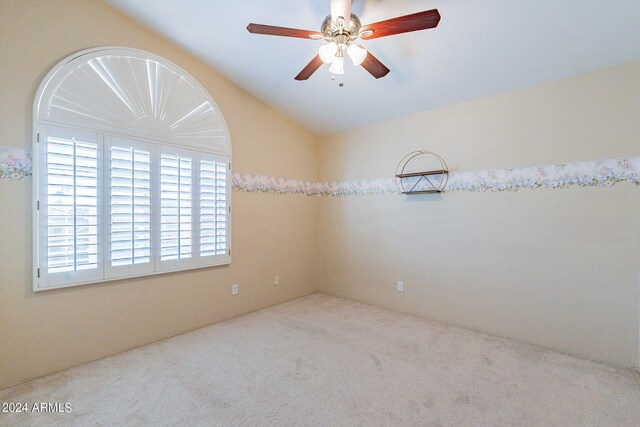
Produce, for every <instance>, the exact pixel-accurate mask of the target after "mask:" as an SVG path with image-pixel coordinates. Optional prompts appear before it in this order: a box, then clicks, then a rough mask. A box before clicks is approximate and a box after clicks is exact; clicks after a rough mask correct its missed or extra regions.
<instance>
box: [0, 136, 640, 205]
mask: <svg viewBox="0 0 640 427" xmlns="http://www.w3.org/2000/svg"><path fill="white" fill-rule="evenodd" d="M31 168H32V166H31V150H29V149H24V148H17V147H0V179H3V180H18V179H23V178H27V177H30V176H31ZM416 180H417V178H409V179H407V181H406V182H405V184H407V185H409V186H412V185H413V184H415V183H416ZM618 182H628V183H632V184H636V185H640V156H638V157H621V158H616V159H606V160H595V161H589V162H574V163H558V164H552V165H545V166H534V167H524V168H514V169H489V170H481V171H471V172H454V173H451V174H449V182H448V184H447V187H446V188H445V191H446V192H448V191H479V192H482V191H516V190H519V189H521V188H540V187H546V188H566V187H569V186H572V185H578V186H584V187H609V186H611V185H613V184H615V183H618ZM232 185H233V189H234V190H237V191H248V192H265V193H278V194H305V195H308V196H349V195H366V194H384V193H398V188H397V187H396V183H395V180H394V179H393V178H379V179H368V180H351V181H337V182H314V181H305V180H300V179H290V178H278V177H275V176H263V175H253V174H248V173H238V172H236V173H234V174H233V175H232ZM428 185H429V184H428V183H426V182H424V181H422V182H419V183H417V186H416V188H415V189H416V190H420V189H427V188H428Z"/></svg>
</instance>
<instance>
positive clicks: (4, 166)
mask: <svg viewBox="0 0 640 427" xmlns="http://www.w3.org/2000/svg"><path fill="white" fill-rule="evenodd" d="M30 176H31V150H29V149H24V148H17V147H0V179H9V180H15V179H22V178H27V177H30Z"/></svg>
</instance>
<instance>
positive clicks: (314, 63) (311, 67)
mask: <svg viewBox="0 0 640 427" xmlns="http://www.w3.org/2000/svg"><path fill="white" fill-rule="evenodd" d="M322 64H323V62H322V59H320V55H316V56H315V58H313V59H312V60H311V62H309V63H308V64H307V66H306V67H304V68H303V69H302V71H300V73H299V74H298V75H297V76H296V80H300V81H301V80H307V79H308V78H309V77H311V75H312V74H313V73H315V72H316V70H317V69H318V68H320V66H321V65H322Z"/></svg>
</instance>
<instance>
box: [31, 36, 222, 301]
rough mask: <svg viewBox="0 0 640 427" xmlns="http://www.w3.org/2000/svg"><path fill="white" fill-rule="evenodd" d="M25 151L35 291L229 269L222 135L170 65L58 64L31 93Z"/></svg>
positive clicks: (217, 120) (115, 53)
mask: <svg viewBox="0 0 640 427" xmlns="http://www.w3.org/2000/svg"><path fill="white" fill-rule="evenodd" d="M33 144H34V145H33V147H34V150H33V155H34V159H33V165H34V173H33V177H34V257H33V259H34V282H33V283H34V286H33V288H34V290H44V289H52V288H60V287H67V286H75V285H81V284H88V283H96V282H102V281H107V280H113V279H118V278H124V277H135V276H144V275H150V274H157V273H162V272H168V271H177V270H186V269H193V268H200V267H207V266H214V265H222V264H228V263H230V262H231V249H230V244H231V236H230V219H231V218H230V211H231V208H230V196H231V194H230V168H231V144H230V140H229V133H228V130H227V127H226V124H225V122H224V119H223V117H222V114H221V113H220V110H219V109H218V107H217V106H216V104H215V102H214V101H213V100H212V99H211V96H210V95H209V94H208V93H207V92H206V91H205V90H204V89H203V88H202V86H200V84H198V82H197V81H195V80H194V79H193V78H192V77H191V76H190V75H189V74H187V73H186V72H185V71H184V70H182V69H180V68H179V67H177V66H176V65H175V64H172V63H171V62H169V61H167V60H166V59H164V58H161V57H158V56H156V55H153V54H150V53H148V52H144V51H141V50H137V49H130V48H122V47H104V48H94V49H89V50H85V51H82V52H78V53H76V54H74V55H72V56H70V57H68V58H66V59H65V60H63V61H62V62H60V63H59V64H58V65H56V66H55V67H54V68H53V70H51V71H50V72H49V74H48V75H47V76H46V77H45V79H44V80H43V81H42V83H41V85H40V88H39V89H38V92H37V94H36V99H35V102H34V142H33Z"/></svg>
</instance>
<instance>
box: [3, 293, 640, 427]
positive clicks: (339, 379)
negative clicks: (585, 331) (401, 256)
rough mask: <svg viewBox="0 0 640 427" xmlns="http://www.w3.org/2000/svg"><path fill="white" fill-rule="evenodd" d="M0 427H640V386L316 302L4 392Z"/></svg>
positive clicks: (399, 317)
mask: <svg viewBox="0 0 640 427" xmlns="http://www.w3.org/2000/svg"><path fill="white" fill-rule="evenodd" d="M5 401H8V402H28V403H30V404H31V403H33V402H41V401H45V402H62V403H64V402H70V403H71V404H72V408H73V411H72V412H71V413H69V414H29V415H16V414H11V415H7V414H4V413H2V414H0V424H3V425H12V426H13V425H61V424H71V425H82V426H87V425H104V426H116V425H118V426H121V425H135V426H139V425H167V426H177V425H207V426H353V425H361V426H376V425H384V426H504V425H517V426H520V425H534V426H638V425H640V375H639V374H638V373H636V372H633V371H630V370H624V369H616V368H612V367H609V366H606V365H603V364H598V363H593V362H589V361H586V360H581V359H576V358H573V357H569V356H566V355H562V354H559V353H556V352H553V351H545V350H541V349H539V348H536V347H532V346H528V345H523V344H518V343H515V342H512V341H509V340H504V339H499V338H495V337H491V336H488V335H483V334H479V333H475V332H469V331H466V330H463V329H459V328H455V327H451V326H447V325H444V324H441V323H437V322H433V321H429V320H425V319H420V318H416V317H413V316H408V315H404V314H400V313H397V312H393V311H389V310H384V309H380V308H376V307H371V306H368V305H363V304H358V303H354V302H351V301H347V300H343V299H339V298H334V297H331V296H327V295H322V294H316V295H312V296H309V297H305V298H302V299H299V300H296V301H292V302H290V303H286V304H282V305H279V306H276V307H272V308H268V309H265V310H262V311H259V312H256V313H252V314H249V315H246V316H242V317H239V318H236V319H233V320H230V321H227V322H223V323H219V324H216V325H213V326H209V327H206V328H203V329H200V330H197V331H194V332H191V333H188V334H185V335H181V336H178V337H174V338H171V339H168V340H166V341H162V342H159V343H156V344H152V345H149V346H146V347H142V348H139V349H136V350H133V351H129V352H126V353H122V354H119V355H116V356H113V357H109V358H106V359H103V360H100V361H97V362H93V363H89V364H87V365H84V366H81V367H78V368H74V369H70V370H68V371H65V372H61V373H58V374H55V375H51V376H49V377H46V378H42V379H39V380H36V381H32V382H30V383H27V384H23V385H20V386H16V387H13V388H11V389H6V390H3V391H0V402H5Z"/></svg>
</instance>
